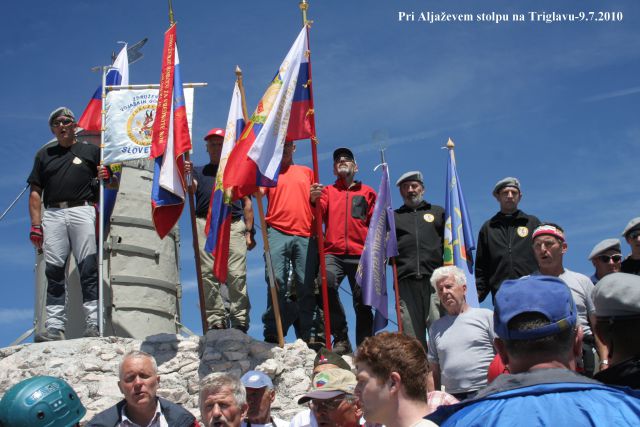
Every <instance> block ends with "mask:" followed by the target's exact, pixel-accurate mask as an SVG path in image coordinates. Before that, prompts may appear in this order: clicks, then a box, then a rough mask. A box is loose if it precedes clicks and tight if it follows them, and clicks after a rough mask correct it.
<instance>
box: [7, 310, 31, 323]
mask: <svg viewBox="0 0 640 427" xmlns="http://www.w3.org/2000/svg"><path fill="white" fill-rule="evenodd" d="M29 319H33V309H31V308H0V325H9V324H12V323H16V322H24V321H25V320H29Z"/></svg>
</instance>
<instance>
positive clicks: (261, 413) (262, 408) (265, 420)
mask: <svg viewBox="0 0 640 427" xmlns="http://www.w3.org/2000/svg"><path fill="white" fill-rule="evenodd" d="M240 381H242V385H244V389H245V391H246V392H247V405H249V407H248V409H247V417H246V419H245V420H244V421H243V422H242V426H243V427H245V426H246V427H286V426H288V425H289V423H288V422H286V421H284V420H281V419H280V418H276V417H274V416H272V415H271V404H272V403H273V401H274V400H275V399H276V390H275V389H274V387H273V382H272V381H271V378H269V376H268V375H267V374H265V373H264V372H260V371H247V372H246V373H245V374H244V375H243V376H242V377H241V378H240Z"/></svg>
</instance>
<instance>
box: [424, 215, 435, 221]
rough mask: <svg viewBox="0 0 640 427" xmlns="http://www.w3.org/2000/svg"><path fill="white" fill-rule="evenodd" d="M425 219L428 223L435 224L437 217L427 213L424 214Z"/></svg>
mask: <svg viewBox="0 0 640 427" xmlns="http://www.w3.org/2000/svg"><path fill="white" fill-rule="evenodd" d="M423 218H424V220H425V221H427V222H433V221H435V219H436V217H435V216H433V214H430V213H426V214H424V216H423Z"/></svg>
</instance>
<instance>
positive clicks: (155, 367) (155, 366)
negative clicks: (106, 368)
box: [118, 350, 158, 379]
mask: <svg viewBox="0 0 640 427" xmlns="http://www.w3.org/2000/svg"><path fill="white" fill-rule="evenodd" d="M132 358H133V359H136V358H147V359H149V361H150V362H151V367H152V368H153V373H154V374H155V375H158V364H157V363H156V358H155V357H153V356H152V355H150V354H149V353H147V352H145V351H142V350H131V351H130V352H128V353H126V354H125V355H124V357H123V358H122V360H121V361H120V366H119V367H118V376H119V377H120V379H122V366H123V365H124V362H125V361H126V360H127V359H132Z"/></svg>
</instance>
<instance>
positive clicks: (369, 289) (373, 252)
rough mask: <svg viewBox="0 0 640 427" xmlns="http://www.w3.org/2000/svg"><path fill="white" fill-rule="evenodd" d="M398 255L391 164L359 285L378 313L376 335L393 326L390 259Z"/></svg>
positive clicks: (383, 182)
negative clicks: (388, 268)
mask: <svg viewBox="0 0 640 427" xmlns="http://www.w3.org/2000/svg"><path fill="white" fill-rule="evenodd" d="M397 255H398V241H397V239H396V224H395V221H394V218H393V209H392V208H391V188H390V187H389V171H388V170H387V164H386V163H383V164H382V180H381V181H380V188H379V189H378V197H377V199H376V205H375V206H374V208H373V216H372V217H371V222H370V223H369V231H367V239H366V241H365V243H364V250H363V251H362V255H361V256H360V263H359V264H358V271H357V272H356V282H358V284H359V285H360V287H361V288H362V302H363V303H364V304H366V305H369V306H371V307H373V308H375V310H376V314H375V317H374V321H373V332H374V333H375V332H377V331H379V330H381V329H384V328H385V327H386V326H387V323H389V310H388V302H387V301H388V297H387V274H386V272H387V259H388V258H389V257H393V256H397Z"/></svg>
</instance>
